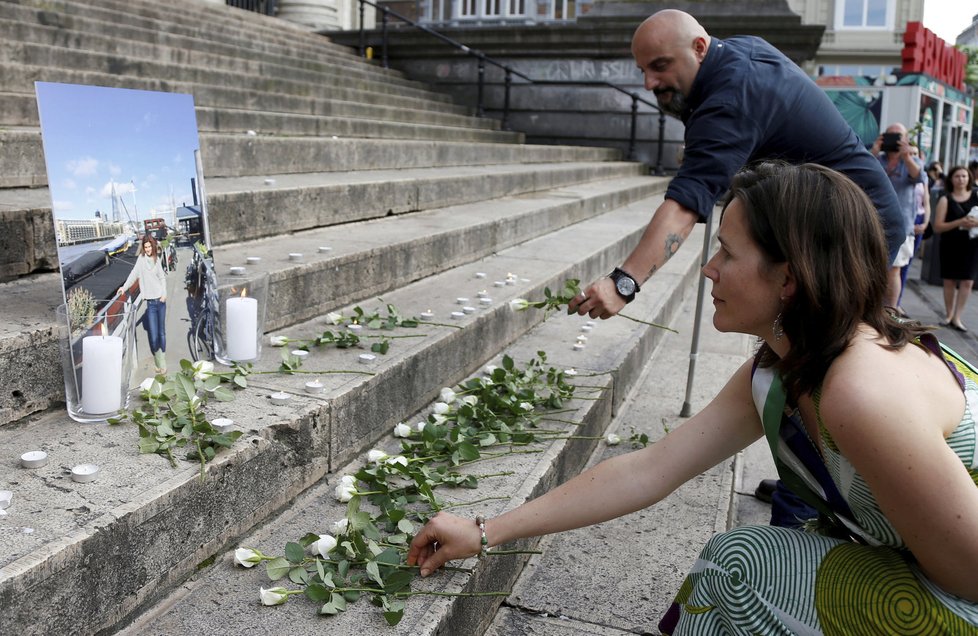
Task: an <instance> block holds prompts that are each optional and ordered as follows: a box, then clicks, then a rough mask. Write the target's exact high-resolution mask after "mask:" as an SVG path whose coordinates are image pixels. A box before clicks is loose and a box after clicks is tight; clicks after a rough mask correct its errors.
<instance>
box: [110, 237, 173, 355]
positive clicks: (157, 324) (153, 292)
mask: <svg viewBox="0 0 978 636" xmlns="http://www.w3.org/2000/svg"><path fill="white" fill-rule="evenodd" d="M140 245H141V246H142V252H141V253H140V255H139V258H137V259H136V264H135V265H134V266H133V268H132V271H131V272H129V277H128V278H126V282H125V283H123V284H122V287H121V288H119V293H125V294H127V293H129V291H130V289H131V288H132V286H133V284H134V283H136V282H137V281H138V282H139V298H140V299H142V300H143V301H145V302H146V311H145V312H144V313H143V317H142V319H141V321H142V323H143V327H144V328H145V329H146V334H147V336H148V337H149V350H150V353H151V354H153V361H154V363H155V364H156V373H157V374H160V373H166V274H165V273H164V271H163V258H162V256H161V254H160V244H159V243H158V242H157V241H156V239H155V238H153V236H152V235H151V234H146V235H144V236H143V238H142V239H141V241H140Z"/></svg>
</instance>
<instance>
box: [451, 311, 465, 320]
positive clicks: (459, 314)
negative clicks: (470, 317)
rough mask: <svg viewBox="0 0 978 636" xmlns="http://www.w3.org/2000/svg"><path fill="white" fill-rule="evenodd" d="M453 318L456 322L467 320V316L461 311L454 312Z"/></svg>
mask: <svg viewBox="0 0 978 636" xmlns="http://www.w3.org/2000/svg"><path fill="white" fill-rule="evenodd" d="M452 318H454V319H455V320H461V319H462V318H465V314H464V313H463V312H461V311H453V312H452Z"/></svg>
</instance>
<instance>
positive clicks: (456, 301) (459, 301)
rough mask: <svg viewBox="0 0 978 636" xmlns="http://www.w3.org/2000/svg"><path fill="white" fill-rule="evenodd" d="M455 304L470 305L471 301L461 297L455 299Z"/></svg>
mask: <svg viewBox="0 0 978 636" xmlns="http://www.w3.org/2000/svg"><path fill="white" fill-rule="evenodd" d="M455 303H456V304H458V305H467V304H469V299H468V298H465V297H464V296H459V297H458V298H456V299H455Z"/></svg>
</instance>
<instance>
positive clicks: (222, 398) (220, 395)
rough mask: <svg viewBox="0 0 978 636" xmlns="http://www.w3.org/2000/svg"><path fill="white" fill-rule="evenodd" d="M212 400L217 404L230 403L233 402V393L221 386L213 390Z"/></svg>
mask: <svg viewBox="0 0 978 636" xmlns="http://www.w3.org/2000/svg"><path fill="white" fill-rule="evenodd" d="M214 399H215V400H218V401H219V402H231V401H232V400H234V393H233V392H232V391H231V389H229V388H227V387H223V386H221V387H218V388H216V389H214Z"/></svg>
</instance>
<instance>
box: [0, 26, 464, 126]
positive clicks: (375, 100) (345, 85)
mask: <svg viewBox="0 0 978 636" xmlns="http://www.w3.org/2000/svg"><path fill="white" fill-rule="evenodd" d="M0 64H4V65H8V64H13V65H21V66H25V65H34V66H40V67H42V68H53V69H58V70H60V71H62V72H64V71H69V72H74V73H103V74H106V75H119V76H122V77H128V76H133V77H152V78H154V79H155V80H157V81H161V82H170V81H179V82H187V83H191V84H204V85H209V86H234V87H237V88H238V89H239V90H258V91H263V92H270V93H276V94H279V95H283V96H296V97H305V98H312V99H332V100H339V101H355V102H359V103H363V104H369V105H379V106H387V107H391V108H398V109H413V110H437V111H438V112H445V113H451V114H455V115H466V114H469V112H470V110H469V108H468V107H465V106H458V105H455V104H454V103H452V102H451V100H450V99H446V97H445V96H444V95H437V97H436V99H432V98H431V95H430V94H429V93H428V92H425V91H418V90H414V89H408V88H404V87H398V90H396V91H391V90H390V89H389V88H385V89H384V91H382V92H377V91H376V90H374V89H375V88H377V87H378V85H377V84H376V83H374V82H367V81H363V80H356V79H350V78H346V79H343V78H339V77H337V76H336V74H331V75H328V76H324V75H323V74H305V75H304V76H298V77H288V76H284V77H283V74H279V73H276V72H275V69H273V68H268V69H259V71H260V72H237V71H226V70H221V69H212V68H210V67H206V66H188V65H186V64H184V63H167V62H161V61H157V60H156V59H153V58H138V57H133V56H122V55H118V54H114V53H99V52H92V51H87V50H79V49H72V48H64V47H56V46H48V45H43V44H34V43H33V42H12V41H7V42H5V43H4V44H3V45H2V46H0Z"/></svg>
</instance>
